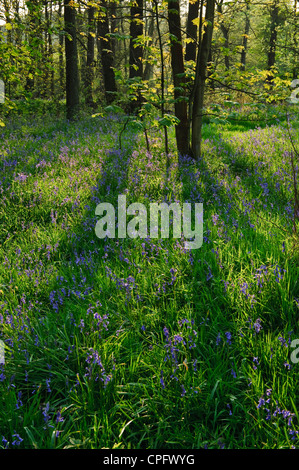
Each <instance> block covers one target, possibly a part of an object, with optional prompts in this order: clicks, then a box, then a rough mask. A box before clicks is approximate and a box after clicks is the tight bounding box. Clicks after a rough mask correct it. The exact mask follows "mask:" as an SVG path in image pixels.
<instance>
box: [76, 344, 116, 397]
mask: <svg viewBox="0 0 299 470" xmlns="http://www.w3.org/2000/svg"><path fill="white" fill-rule="evenodd" d="M86 362H87V364H88V365H89V366H88V367H86V373H85V375H84V376H85V377H88V379H89V380H91V378H92V377H93V378H94V381H95V382H97V381H98V380H100V381H101V382H103V385H104V388H106V387H107V385H108V383H109V382H110V381H111V380H112V374H111V373H110V374H107V372H106V370H105V368H104V366H103V363H102V359H101V357H100V355H99V353H98V351H96V350H94V349H92V348H91V349H90V352H89V353H88V354H87V357H86ZM96 366H98V367H96ZM113 367H115V366H113ZM98 371H99V372H98ZM94 372H95V376H93V373H94Z"/></svg>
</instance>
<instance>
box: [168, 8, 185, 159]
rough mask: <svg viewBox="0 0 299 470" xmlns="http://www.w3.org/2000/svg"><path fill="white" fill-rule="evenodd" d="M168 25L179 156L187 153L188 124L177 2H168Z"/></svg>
mask: <svg viewBox="0 0 299 470" xmlns="http://www.w3.org/2000/svg"><path fill="white" fill-rule="evenodd" d="M168 24H169V33H170V53H171V67H172V77H173V84H174V99H175V103H174V107H175V115H176V117H177V118H178V119H179V120H180V122H179V124H177V125H176V127H175V131H176V143H177V149H178V152H179V153H180V154H181V155H187V154H188V153H189V123H188V113H187V101H186V88H185V87H186V80H185V76H184V74H185V67H184V57H183V46H182V33H181V19H180V4H179V1H178V0H169V2H168Z"/></svg>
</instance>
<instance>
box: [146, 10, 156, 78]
mask: <svg viewBox="0 0 299 470" xmlns="http://www.w3.org/2000/svg"><path fill="white" fill-rule="evenodd" d="M154 20H155V18H154V12H153V10H151V17H150V19H149V22H148V26H147V31H146V36H147V37H149V38H150V39H149V40H148V41H147V43H146V46H145V51H146V56H145V67H144V71H143V80H146V81H149V80H150V79H151V77H152V74H153V64H152V60H149V59H148V56H149V52H148V48H149V47H150V45H151V44H152V43H153V42H154Z"/></svg>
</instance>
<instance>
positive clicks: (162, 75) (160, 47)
mask: <svg viewBox="0 0 299 470" xmlns="http://www.w3.org/2000/svg"><path fill="white" fill-rule="evenodd" d="M153 3H154V5H155V19H156V26H157V33H158V40H159V50H160V58H161V114H162V118H163V117H164V114H165V96H164V93H165V90H164V88H165V67H164V53H163V44H162V34H161V29H160V23H159V6H158V0H153ZM164 144H165V153H166V156H167V166H168V153H169V152H168V132H167V127H166V126H164Z"/></svg>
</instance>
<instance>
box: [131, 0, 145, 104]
mask: <svg viewBox="0 0 299 470" xmlns="http://www.w3.org/2000/svg"><path fill="white" fill-rule="evenodd" d="M130 16H131V19H130V69H129V78H130V79H140V80H141V79H142V75H143V45H142V44H140V37H141V36H143V0H136V1H135V3H134V4H133V5H132V6H131V12H130ZM140 106H141V96H140V93H138V97H137V100H135V101H132V103H131V112H132V113H133V112H136V111H137V110H138V109H139V108H140Z"/></svg>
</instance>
